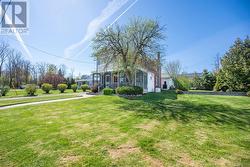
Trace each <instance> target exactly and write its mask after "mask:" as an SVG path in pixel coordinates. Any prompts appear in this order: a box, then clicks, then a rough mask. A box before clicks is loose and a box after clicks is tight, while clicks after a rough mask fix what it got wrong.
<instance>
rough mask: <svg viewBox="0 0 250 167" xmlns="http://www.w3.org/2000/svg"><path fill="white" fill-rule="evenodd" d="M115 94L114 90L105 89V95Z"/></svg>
mask: <svg viewBox="0 0 250 167" xmlns="http://www.w3.org/2000/svg"><path fill="white" fill-rule="evenodd" d="M113 93H114V90H113V89H111V88H104V89H103V94H104V95H112V94H113Z"/></svg>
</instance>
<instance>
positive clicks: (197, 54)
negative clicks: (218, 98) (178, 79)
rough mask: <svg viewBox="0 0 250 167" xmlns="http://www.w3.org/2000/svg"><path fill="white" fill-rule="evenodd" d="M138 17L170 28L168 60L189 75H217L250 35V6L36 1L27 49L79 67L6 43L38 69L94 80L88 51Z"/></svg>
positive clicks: (211, 1)
mask: <svg viewBox="0 0 250 167" xmlns="http://www.w3.org/2000/svg"><path fill="white" fill-rule="evenodd" d="M136 16H140V17H146V18H153V19H155V18H157V19H158V20H159V21H160V23H161V24H162V25H166V27H167V29H166V32H165V33H166V36H167V39H166V41H165V42H164V45H166V51H165V53H164V54H165V55H166V60H168V61H169V60H180V61H181V63H182V66H183V70H184V71H186V72H194V71H197V72H200V71H202V69H204V68H206V69H209V70H211V69H212V68H213V61H214V57H215V55H216V54H217V53H220V55H223V54H224V53H225V52H226V50H228V49H229V47H230V46H231V45H232V43H233V41H234V40H235V39H236V38H237V37H240V38H244V37H245V36H246V35H250V1H249V0H113V1H111V0H71V1H70V0H53V1H52V0H36V1H31V0H30V1H29V27H30V31H29V34H27V35H21V38H22V40H23V41H24V44H29V45H32V46H35V47H36V48H39V49H41V50H44V51H47V52H49V53H52V54H55V55H58V56H61V57H65V58H70V59H74V60H77V61H79V62H78V63H77V62H70V61H66V60H64V59H60V58H56V57H53V56H49V55H46V54H44V53H42V52H39V51H37V50H34V49H32V48H30V47H28V46H26V47H25V45H24V44H23V45H22V44H21V43H20V42H17V41H13V40H10V39H8V38H7V37H6V36H0V38H4V39H6V40H8V41H9V43H10V44H11V45H12V46H13V47H15V48H17V49H19V50H20V51H21V52H22V53H23V55H24V56H25V57H26V58H27V59H29V60H31V61H32V62H34V63H35V62H41V61H43V62H48V63H55V64H58V65H59V64H65V65H66V66H67V67H68V69H71V68H74V71H75V75H78V73H81V74H89V73H91V71H93V70H94V69H95V62H94V61H93V58H92V57H91V53H92V50H91V47H88V46H89V44H90V41H91V38H92V37H93V35H94V33H95V32H96V31H98V30H99V29H100V28H104V27H105V26H108V25H110V24H112V23H113V22H114V21H117V23H119V24H124V23H126V22H127V21H128V20H129V19H130V18H132V17H136ZM12 38H16V37H15V36H12ZM25 48H26V49H25ZM28 52H30V56H29V55H28ZM80 61H81V62H80Z"/></svg>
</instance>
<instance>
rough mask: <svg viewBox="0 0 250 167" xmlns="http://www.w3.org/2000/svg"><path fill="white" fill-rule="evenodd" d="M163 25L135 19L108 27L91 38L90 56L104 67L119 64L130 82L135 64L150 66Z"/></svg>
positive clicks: (155, 53) (161, 35) (154, 57)
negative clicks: (121, 24) (92, 50)
mask: <svg viewBox="0 0 250 167" xmlns="http://www.w3.org/2000/svg"><path fill="white" fill-rule="evenodd" d="M163 31H164V26H160V24H159V23H158V21H155V20H148V19H142V18H137V19H134V20H131V22H130V23H129V24H128V25H125V26H119V25H116V26H114V27H110V28H108V29H106V30H102V31H100V32H99V33H97V35H96V38H95V39H94V41H93V49H94V54H93V55H94V57H96V58H97V59H98V61H101V62H102V63H103V64H104V65H105V67H108V66H109V65H110V64H112V65H116V66H119V67H118V68H119V69H121V70H123V71H124V72H125V74H126V77H127V79H128V81H129V84H133V81H134V77H133V73H134V72H135V68H136V66H138V65H139V66H140V67H145V68H150V67H153V66H154V65H155V64H154V61H152V60H156V59H157V52H159V51H160V50H161V49H162V47H161V45H160V41H161V40H162V39H164V35H163Z"/></svg>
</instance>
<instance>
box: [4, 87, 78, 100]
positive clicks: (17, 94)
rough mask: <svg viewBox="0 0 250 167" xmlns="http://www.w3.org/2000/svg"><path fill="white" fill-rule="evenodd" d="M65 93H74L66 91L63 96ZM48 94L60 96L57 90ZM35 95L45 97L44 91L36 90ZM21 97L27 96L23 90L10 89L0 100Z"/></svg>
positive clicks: (70, 90) (69, 90)
mask: <svg viewBox="0 0 250 167" xmlns="http://www.w3.org/2000/svg"><path fill="white" fill-rule="evenodd" d="M77 92H78V93H79V92H82V90H77ZM67 93H74V92H73V90H72V89H66V90H65V92H64V93H63V94H67ZM49 94H62V93H60V91H59V90H51V91H50V93H49ZM36 95H38V96H42V95H47V94H46V93H44V91H43V90H42V89H37V92H36ZM23 96H27V93H26V92H25V90H24V89H11V90H10V91H9V92H8V93H7V95H6V96H2V97H0V99H1V98H8V97H23Z"/></svg>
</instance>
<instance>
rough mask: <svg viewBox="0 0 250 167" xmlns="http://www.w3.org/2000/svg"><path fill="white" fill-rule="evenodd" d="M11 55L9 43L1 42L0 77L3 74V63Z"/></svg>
mask: <svg viewBox="0 0 250 167" xmlns="http://www.w3.org/2000/svg"><path fill="white" fill-rule="evenodd" d="M9 55H10V50H9V44H8V43H6V42H4V41H3V42H1V43H0V77H1V76H2V70H3V65H4V63H5V61H6V60H7V58H8V56H9Z"/></svg>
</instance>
